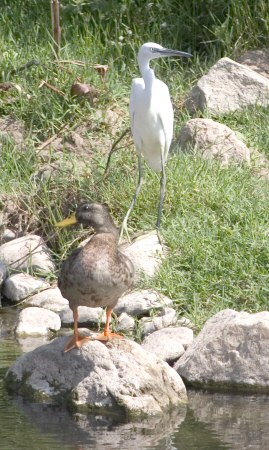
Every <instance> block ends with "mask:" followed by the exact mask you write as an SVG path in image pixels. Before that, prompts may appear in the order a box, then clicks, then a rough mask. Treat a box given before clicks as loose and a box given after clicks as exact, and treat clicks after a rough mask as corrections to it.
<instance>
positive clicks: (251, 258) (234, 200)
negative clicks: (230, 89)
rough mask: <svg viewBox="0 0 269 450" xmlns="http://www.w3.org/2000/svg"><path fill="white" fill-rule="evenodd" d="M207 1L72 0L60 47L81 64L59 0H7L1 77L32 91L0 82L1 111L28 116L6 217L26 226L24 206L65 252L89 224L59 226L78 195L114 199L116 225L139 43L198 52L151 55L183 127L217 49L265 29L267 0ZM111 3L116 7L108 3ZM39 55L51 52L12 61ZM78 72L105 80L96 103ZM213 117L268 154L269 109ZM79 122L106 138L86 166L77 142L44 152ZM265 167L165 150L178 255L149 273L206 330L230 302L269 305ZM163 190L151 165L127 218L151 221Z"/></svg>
mask: <svg viewBox="0 0 269 450" xmlns="http://www.w3.org/2000/svg"><path fill="white" fill-rule="evenodd" d="M152 3H154V5H155V7H154V8H153V7H152V6H151V4H152ZM176 3H177V5H176ZM200 3H201V5H200ZM200 3H199V2H191V1H187V0H186V1H182V2H180V7H179V6H178V2H172V1H170V2H169V1H167V2H134V1H131V0H130V1H128V2H127V1H126V2H118V3H117V10H116V12H115V13H112V12H111V9H110V10H108V9H107V8H108V6H109V5H110V4H111V2H109V1H106V2H97V1H95V2H91V9H89V7H87V5H86V2H82V1H79V0H77V1H76V2H75V1H73V2H71V1H68V2H67V1H62V5H63V6H62V31H63V41H62V49H61V53H60V56H59V58H60V59H61V60H81V61H83V62H84V63H85V65H84V66H83V67H79V66H76V65H74V64H70V65H68V64H64V65H63V64H62V65H61V66H60V65H59V64H58V63H57V59H55V56H54V54H53V51H52V39H51V36H50V12H49V6H48V4H49V2H47V1H46V2H45V1H39V2H38V1H31V2H30V1H24V2H22V1H18V2H15V4H14V2H11V1H8V0H4V1H3V2H2V6H1V7H0V18H1V20H2V27H1V31H0V52H1V54H2V55H3V56H2V59H1V61H0V73H1V75H2V81H11V82H13V83H16V84H18V85H19V86H20V87H21V90H22V91H21V93H19V92H18V91H17V90H16V89H14V90H12V91H8V92H0V118H1V117H5V116H12V117H14V118H16V119H18V120H22V121H23V122H24V124H25V126H26V134H27V138H26V140H25V143H24V145H23V146H22V148H18V147H16V146H15V145H14V143H13V142H12V141H11V140H8V141H7V140H3V143H2V148H1V150H0V152H1V159H0V170H1V178H0V208H1V209H3V210H4V211H5V208H6V207H7V203H8V201H9V202H12V203H13V205H15V209H17V211H15V212H17V215H16V214H14V213H11V214H10V216H9V221H10V223H8V225H9V226H13V227H15V228H16V226H17V223H16V220H17V218H18V216H20V220H21V221H22V223H21V225H22V229H23V230H24V231H27V232H37V233H39V234H41V235H42V236H43V237H44V238H45V239H46V240H47V241H48V244H49V246H50V248H51V250H52V252H53V254H54V255H55V260H56V263H57V264H58V263H59V261H60V259H61V258H62V257H65V256H66V255H67V254H68V253H69V252H70V251H71V249H72V248H74V247H76V245H77V244H78V241H79V240H80V239H82V238H83V237H84V236H85V232H82V231H78V230H76V231H75V230H72V229H69V230H64V231H57V230H55V227H54V224H55V222H56V221H57V220H58V219H59V218H60V217H61V216H62V215H65V214H67V212H68V210H69V209H74V208H75V206H76V204H77V203H78V202H79V201H80V200H81V199H91V200H98V201H101V202H106V203H107V204H108V205H109V207H110V208H111V211H112V214H113V217H114V218H115V220H116V222H117V223H118V225H120V223H121V221H122V219H123V217H124V215H125V212H126V211H127V209H128V207H129V203H130V200H131V198H132V195H133V192H134V188H135V184H136V179H137V164H136V156H135V150H134V147H133V145H132V144H130V145H127V141H124V142H125V148H124V149H121V150H119V151H118V152H116V153H115V155H114V156H113V158H112V163H111V168H110V172H109V175H108V177H107V179H106V180H105V181H103V180H102V174H103V171H104V167H105V164H106V154H107V152H108V150H109V147H110V144H111V142H113V140H114V139H115V136H119V135H120V134H121V132H122V131H123V129H124V128H125V127H127V126H129V117H128V96H129V92H130V83H131V79H132V78H133V77H134V76H136V75H137V73H138V68H137V64H136V61H135V52H136V51H137V48H138V47H139V45H140V44H141V42H143V41H146V40H155V41H157V42H160V43H163V44H164V45H167V46H170V47H172V48H173V47H174V48H180V49H182V50H187V51H191V52H193V53H194V58H193V59H192V60H191V61H174V60H172V61H167V60H166V61H158V63H154V67H155V69H156V74H157V75H158V76H160V77H161V78H162V79H164V80H167V83H168V85H169V88H170V91H171V94H172V97H173V102H174V105H175V136H176V135H177V134H178V131H179V130H180V127H181V126H182V125H183V124H184V123H185V122H186V120H188V118H189V115H188V114H187V112H186V111H185V110H184V107H183V106H182V100H183V98H184V96H185V95H186V93H187V92H188V90H189V89H190V87H191V86H192V85H193V84H194V83H195V80H196V79H198V78H199V77H200V76H201V75H202V74H203V73H204V72H205V71H206V70H207V69H208V68H209V67H210V66H211V65H212V64H213V63H214V61H215V60H217V59H218V58H219V57H221V56H223V55H230V56H231V55H236V54H239V53H240V52H242V51H243V50H245V49H247V48H254V47H255V46H259V45H260V46H262V45H264V44H265V42H266V40H268V28H267V27H268V23H269V21H268V17H269V12H268V11H269V8H268V7H267V6H266V5H267V2H265V1H255V2H254V1H251V0H249V1H247V0H241V1H238V2H224V1H220V0H219V1H215V2H212V1H210V0H207V1H205V2H200ZM113 4H115V2H113ZM202 5H203V7H202ZM97 6H98V7H99V9H97ZM110 6H111V5H110ZM100 7H103V8H105V10H104V11H101V12H100ZM179 10H180V11H179ZM209 11H210V13H209ZM243 13H244V14H243ZM113 14H115V15H113ZM143 17H147V20H146V22H145V20H144V21H143V20H142V18H143ZM164 24H166V25H164ZM33 59H34V60H38V61H39V62H40V63H42V64H40V65H38V66H33V67H32V68H31V69H28V70H25V71H21V72H18V73H16V74H14V73H12V70H14V69H16V68H18V67H20V66H22V65H23V64H25V63H26V62H28V61H30V60H33ZM95 63H102V64H108V65H109V71H108V73H107V79H106V83H105V85H103V83H102V81H101V80H100V78H99V77H98V74H97V73H96V72H95V71H94V70H93V68H92V65H93V64H95ZM78 77H80V79H81V80H82V81H83V82H87V83H90V84H93V85H94V86H96V87H97V88H98V89H99V90H100V97H99V98H98V100H97V102H96V103H95V104H94V106H92V105H90V104H89V103H87V102H86V101H81V100H78V99H74V98H72V97H71V95H70V87H71V84H72V82H73V81H74V80H76V79H77V78H78ZM42 80H46V81H47V82H49V83H51V84H53V85H54V86H56V87H58V88H59V89H60V90H61V91H63V92H64V96H61V95H59V94H56V93H55V92H52V91H51V90H49V89H47V88H45V87H42V88H39V86H40V82H41V81H42ZM126 99H127V100H126ZM109 110H115V111H117V112H119V111H120V112H121V114H123V121H122V123H121V125H120V126H119V125H118V124H116V125H114V128H113V127H112V128H111V127H110V126H109V124H108V123H106V121H105V120H103V119H102V117H103V116H105V113H106V111H109ZM215 119H217V120H219V121H220V122H222V123H225V124H226V125H228V126H230V127H231V128H232V129H233V130H235V131H236V132H238V133H240V135H241V136H242V137H243V139H244V141H245V142H246V144H247V145H248V146H251V147H255V148H256V149H257V150H258V151H259V152H261V153H262V154H263V155H265V156H266V157H269V154H268V148H269V147H268V140H269V134H268V109H264V108H248V109H246V110H244V111H241V112H237V113H233V114H229V115H225V116H222V117H219V118H215ZM81 124H87V129H88V137H89V138H91V139H92V140H94V142H95V144H94V146H93V149H92V151H91V153H90V152H89V156H88V157H84V162H83V169H82V168H81V167H82V166H81V159H80V158H79V157H74V155H73V154H70V153H69V152H68V151H65V152H64V153H63V154H61V155H59V154H57V153H56V152H54V151H51V152H50V153H49V152H46V153H45V154H44V152H40V151H38V150H37V147H38V145H39V144H40V143H41V142H43V141H44V140H46V139H47V138H49V137H50V136H52V135H53V134H54V133H57V132H58V131H59V130H60V129H61V128H62V126H63V125H67V127H68V130H69V131H70V130H71V129H73V128H75V127H76V126H79V125H81ZM115 128H116V129H115ZM67 133H68V131H67ZM45 163H46V164H59V170H58V172H57V175H56V176H55V177H51V178H48V179H46V180H43V181H40V178H38V177H37V176H36V174H37V172H38V171H39V170H40V168H41V167H42V165H43V164H45ZM254 169H255V167H254V164H251V165H250V167H249V166H247V165H246V166H244V165H243V166H241V167H238V166H237V167H236V166H230V167H229V168H225V169H223V168H221V167H220V166H219V164H218V163H217V162H214V161H213V162H212V161H211V162H210V161H204V160H203V159H202V158H200V157H199V156H198V155H192V154H182V153H180V152H179V153H173V154H171V157H170V159H169V161H168V164H167V195H166V199H165V204H164V214H163V222H162V233H163V236H164V239H165V243H166V245H167V248H168V256H167V258H166V260H165V261H164V263H163V265H162V268H161V270H160V273H159V274H158V275H157V276H156V277H155V279H153V280H145V282H144V284H143V287H153V288H156V289H158V290H160V291H161V292H163V293H164V294H166V295H168V296H170V297H171V298H173V299H174V302H175V306H176V308H177V310H178V312H179V313H180V314H185V315H187V316H188V317H189V318H190V319H191V320H192V321H193V322H194V323H195V325H196V326H197V328H200V327H201V326H202V325H203V323H204V321H205V320H206V319H207V318H208V317H210V316H212V315H213V314H214V313H215V312H217V311H219V310H220V309H223V308H227V307H229V308H234V309H237V310H241V309H245V310H247V311H259V310H264V309H267V308H268V276H269V275H268V274H269V270H268V269H269V267H268V265H269V250H268V249H269V246H268V239H269V238H268V230H269V228H268V223H269V217H268V216H269V212H268V211H269V208H268V206H269V205H268V181H267V180H265V179H262V178H259V177H258V176H257V171H255V170H254ZM158 195H159V175H158V174H157V175H156V174H154V173H152V172H151V171H149V170H148V169H147V168H146V169H145V182H144V185H143V188H142V191H141V194H140V197H139V199H138V201H137V204H136V206H135V209H134V211H133V213H132V215H131V217H130V220H129V227H130V230H131V231H134V232H135V231H137V230H150V229H152V228H153V227H154V225H155V222H156V213H157V205H158Z"/></svg>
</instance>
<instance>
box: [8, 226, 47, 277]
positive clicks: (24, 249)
mask: <svg viewBox="0 0 269 450" xmlns="http://www.w3.org/2000/svg"><path fill="white" fill-rule="evenodd" d="M0 259H1V260H3V261H5V263H6V265H7V266H8V268H9V270H11V271H12V270H13V271H14V270H27V271H29V270H31V271H33V272H40V273H44V274H45V273H50V272H53V271H54V269H55V268H54V264H53V261H52V258H51V256H50V254H49V249H48V247H47V245H46V244H45V242H44V240H43V239H42V238H41V237H40V236H37V235H33V234H29V235H26V236H22V237H20V238H17V239H13V240H12V241H10V242H6V243H5V244H3V245H1V246H0Z"/></svg>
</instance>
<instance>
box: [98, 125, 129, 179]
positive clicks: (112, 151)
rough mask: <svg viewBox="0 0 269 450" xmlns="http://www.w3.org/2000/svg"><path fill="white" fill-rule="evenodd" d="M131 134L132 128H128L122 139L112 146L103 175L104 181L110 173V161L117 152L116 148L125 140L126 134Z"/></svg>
mask: <svg viewBox="0 0 269 450" xmlns="http://www.w3.org/2000/svg"><path fill="white" fill-rule="evenodd" d="M128 133H130V128H126V130H124V132H123V133H122V134H121V135H120V137H119V138H118V139H117V140H116V141H115V142H114V144H113V145H112V147H111V149H110V152H109V154H108V158H107V163H106V168H105V171H104V175H103V179H104V178H106V176H107V173H108V168H109V164H110V160H111V156H112V154H113V153H114V152H115V151H116V150H117V149H116V147H117V145H118V143H119V142H120V141H121V140H122V139H123V138H124V136H126V134H128Z"/></svg>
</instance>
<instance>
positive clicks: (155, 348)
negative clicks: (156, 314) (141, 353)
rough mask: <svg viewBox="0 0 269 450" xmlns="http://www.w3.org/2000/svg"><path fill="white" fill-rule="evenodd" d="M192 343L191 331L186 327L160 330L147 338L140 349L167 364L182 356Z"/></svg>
mask: <svg viewBox="0 0 269 450" xmlns="http://www.w3.org/2000/svg"><path fill="white" fill-rule="evenodd" d="M192 341H193V331H192V330H191V329H190V328H186V327H173V328H172V327H171V328H162V329H161V330H158V331H154V332H153V333H152V334H150V335H149V336H147V337H146V338H145V339H144V340H143V342H142V344H141V345H142V347H143V348H144V349H145V350H147V351H148V352H151V353H154V354H155V355H156V356H158V357H159V358H161V359H163V360H164V361H166V362H168V363H172V362H174V361H176V360H177V359H178V358H180V356H182V355H183V353H184V352H185V350H186V349H187V348H188V346H189V345H190V343H191V342H192Z"/></svg>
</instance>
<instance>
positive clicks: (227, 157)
mask: <svg viewBox="0 0 269 450" xmlns="http://www.w3.org/2000/svg"><path fill="white" fill-rule="evenodd" d="M178 144H179V146H180V148H181V149H182V150H185V151H188V150H194V151H196V152H198V153H200V154H201V155H203V156H204V157H205V158H215V159H218V160H219V161H220V162H221V164H223V165H228V164H229V163H230V162H231V161H233V162H235V163H240V162H242V161H246V162H249V161H250V150H249V149H248V147H247V146H246V145H245V144H244V142H242V141H241V140H240V139H238V137H237V136H236V134H235V132H234V131H233V130H231V128H229V127H227V126H226V125H223V124H221V123H219V122H216V121H214V120H212V119H190V120H188V122H187V123H186V124H185V125H184V126H183V127H182V129H181V131H180V134H179V137H178Z"/></svg>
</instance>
